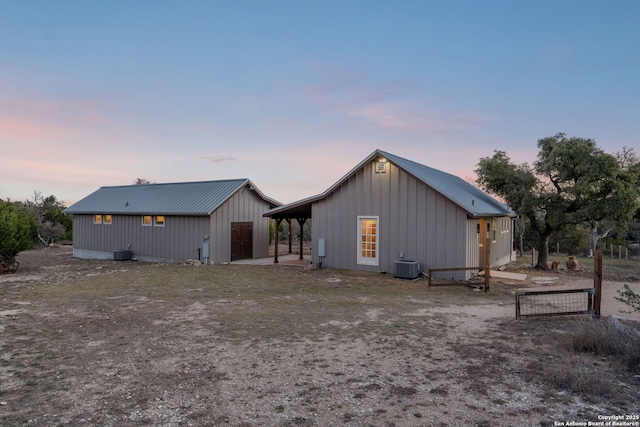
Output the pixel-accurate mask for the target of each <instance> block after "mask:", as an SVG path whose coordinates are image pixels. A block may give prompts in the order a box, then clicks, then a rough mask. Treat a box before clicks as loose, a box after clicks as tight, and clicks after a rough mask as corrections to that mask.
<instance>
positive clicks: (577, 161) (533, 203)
mask: <svg viewBox="0 0 640 427" xmlns="http://www.w3.org/2000/svg"><path fill="white" fill-rule="evenodd" d="M538 149H539V152H538V158H537V160H536V161H535V162H534V163H533V165H532V166H530V165H529V164H527V163H523V164H519V165H518V164H515V163H513V162H511V159H510V158H509V157H508V156H507V154H506V153H505V152H504V151H495V152H494V155H493V156H492V157H485V158H482V159H480V161H479V162H478V168H477V169H476V171H475V172H476V174H477V176H478V179H477V182H478V184H479V185H480V186H481V187H482V188H483V189H485V190H486V191H488V192H490V193H493V194H495V195H497V196H499V197H501V198H502V199H503V200H504V201H505V202H506V203H507V204H509V205H510V206H511V208H512V209H514V210H515V211H516V212H518V213H519V214H520V215H522V216H523V217H526V218H527V219H528V220H529V223H530V227H531V230H532V231H533V233H534V234H535V236H536V238H537V249H538V254H539V255H538V263H537V264H536V268H540V269H547V268H548V265H547V263H548V257H549V239H550V238H551V236H552V235H553V233H556V232H558V231H561V230H563V229H564V228H566V227H568V226H570V225H577V224H583V223H595V224H597V223H598V222H599V221H602V220H611V221H615V222H617V223H624V222H626V221H628V220H630V219H631V217H632V216H633V213H634V212H635V210H636V209H637V190H636V189H635V188H634V187H633V185H632V182H631V180H630V179H629V177H628V175H626V174H625V173H624V171H623V169H622V168H621V167H620V164H619V162H618V160H617V159H616V158H615V157H614V156H612V155H610V154H607V153H605V152H603V151H602V150H600V149H599V148H598V147H597V146H596V143H595V141H593V140H591V139H584V138H576V137H572V138H567V137H566V136H565V134H563V133H558V134H556V135H555V136H552V137H548V138H543V139H540V140H538Z"/></svg>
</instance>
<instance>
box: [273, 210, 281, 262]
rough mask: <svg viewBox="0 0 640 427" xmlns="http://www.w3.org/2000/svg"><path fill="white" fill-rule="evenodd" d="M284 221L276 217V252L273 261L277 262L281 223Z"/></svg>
mask: <svg viewBox="0 0 640 427" xmlns="http://www.w3.org/2000/svg"><path fill="white" fill-rule="evenodd" d="M281 222H282V219H280V218H277V219H276V239H275V240H276V242H275V245H276V247H275V252H274V257H273V263H274V264H277V263H278V243H279V240H280V238H279V236H278V229H279V228H280V223H281Z"/></svg>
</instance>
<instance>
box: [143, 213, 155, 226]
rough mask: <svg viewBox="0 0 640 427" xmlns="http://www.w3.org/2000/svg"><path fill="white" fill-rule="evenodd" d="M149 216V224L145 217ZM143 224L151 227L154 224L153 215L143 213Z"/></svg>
mask: <svg viewBox="0 0 640 427" xmlns="http://www.w3.org/2000/svg"><path fill="white" fill-rule="evenodd" d="M145 218H149V224H145V222H144V219H145ZM141 221H142V226H143V227H151V226H152V225H153V215H142V220H141Z"/></svg>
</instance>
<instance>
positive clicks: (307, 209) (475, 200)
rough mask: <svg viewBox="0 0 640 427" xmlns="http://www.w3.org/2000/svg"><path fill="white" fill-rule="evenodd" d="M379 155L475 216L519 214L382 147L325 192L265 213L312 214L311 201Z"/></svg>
mask: <svg viewBox="0 0 640 427" xmlns="http://www.w3.org/2000/svg"><path fill="white" fill-rule="evenodd" d="M378 157H384V158H385V159H387V161H389V162H391V163H392V164H393V165H395V166H396V167H398V168H399V169H401V170H403V171H404V172H406V173H407V174H409V175H411V176H413V177H414V178H415V179H417V180H418V181H419V182H422V183H423V184H424V185H426V186H428V187H431V188H432V189H433V190H435V191H436V192H438V193H440V194H442V195H443V196H444V197H446V198H448V199H449V200H451V201H452V202H453V203H455V204H456V205H458V206H459V207H460V208H462V209H464V210H465V211H466V212H467V214H468V215H469V216H471V217H474V218H476V217H477V218H480V217H495V216H505V215H506V216H515V213H514V212H513V211H512V210H511V209H510V208H509V207H508V206H507V205H505V204H503V203H500V202H499V201H498V200H496V199H494V198H493V197H491V196H490V195H488V194H487V193H485V192H484V191H482V190H480V189H478V188H476V187H474V186H473V185H471V184H469V183H468V182H466V181H464V180H463V179H461V178H459V177H457V176H455V175H451V174H449V173H446V172H442V171H440V170H437V169H433V168H431V167H429V166H425V165H422V164H420V163H416V162H414V161H412V160H408V159H405V158H402V157H399V156H396V155H394V154H391V153H388V152H386V151H382V150H375V151H374V152H373V153H371V154H370V155H369V156H368V157H367V158H365V159H364V160H363V161H362V162H360V163H359V164H358V165H357V166H356V167H354V168H353V169H352V170H351V171H350V172H349V173H347V174H346V175H345V176H343V177H342V178H341V179H340V180H338V181H337V182H336V183H335V184H333V185H332V186H331V187H329V188H328V189H327V190H326V191H325V192H323V193H322V194H318V195H317V196H312V197H309V198H306V199H302V200H299V201H297V202H293V203H290V204H288V205H285V206H280V207H277V208H275V209H271V210H270V211H269V212H267V213H266V214H265V216H270V217H275V218H285V217H311V205H312V204H313V203H314V202H317V201H319V200H322V199H324V198H325V197H327V196H328V195H329V194H331V193H332V192H333V191H334V190H335V189H336V188H338V187H339V186H340V185H342V184H343V183H344V182H345V181H347V180H348V179H349V178H351V176H353V175H354V174H355V173H356V172H357V171H358V170H360V169H361V168H362V167H364V165H366V164H367V163H369V162H371V161H373V160H375V159H376V158H378Z"/></svg>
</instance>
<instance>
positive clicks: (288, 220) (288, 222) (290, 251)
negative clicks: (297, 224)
mask: <svg viewBox="0 0 640 427" xmlns="http://www.w3.org/2000/svg"><path fill="white" fill-rule="evenodd" d="M287 224H289V253H290V254H292V253H293V250H291V240H292V237H291V235H292V234H293V233H291V218H287Z"/></svg>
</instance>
